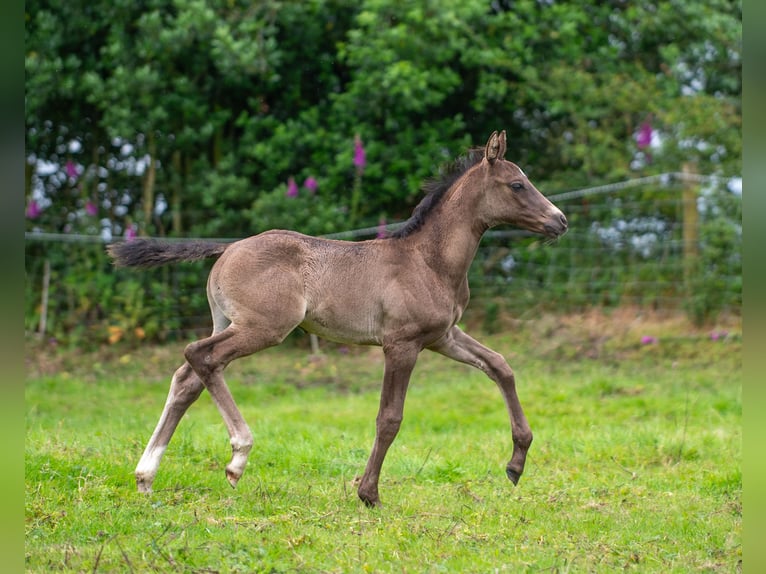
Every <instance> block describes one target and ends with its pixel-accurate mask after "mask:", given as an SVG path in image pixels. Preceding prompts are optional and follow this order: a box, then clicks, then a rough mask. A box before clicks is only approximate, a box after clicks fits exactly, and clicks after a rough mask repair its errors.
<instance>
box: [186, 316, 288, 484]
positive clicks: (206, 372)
mask: <svg viewBox="0 0 766 574" xmlns="http://www.w3.org/2000/svg"><path fill="white" fill-rule="evenodd" d="M291 330H292V327H290V328H289V329H284V330H281V331H279V332H278V333H274V334H272V335H270V334H269V333H268V332H265V331H256V330H254V329H244V328H241V327H239V326H238V325H236V324H232V325H230V326H229V327H227V328H226V329H224V330H223V331H221V332H220V333H217V334H214V335H211V336H210V337H208V338H206V339H202V340H201V341H197V342H195V343H191V344H190V345H188V346H187V347H186V350H185V351H184V355H185V356H186V360H187V361H188V362H189V364H190V365H191V366H192V368H193V369H194V371H195V372H196V373H197V375H198V376H199V378H200V379H201V380H202V383H203V384H204V385H205V388H207V390H208V392H209V393H210V396H211V397H212V398H213V402H215V405H216V407H218V411H219V412H220V413H221V416H222V417H223V420H224V422H225V423H226V428H227V429H228V431H229V438H230V440H231V450H232V457H231V461H230V462H229V464H228V465H227V466H226V478H227V479H228V481H229V484H231V486H232V488H233V487H235V486H236V485H237V482H238V481H239V479H240V477H241V476H242V473H243V472H244V470H245V465H246V464H247V456H248V454H249V453H250V449H251V448H252V447H253V434H252V432H250V428H249V427H248V426H247V423H246V422H245V419H244V418H243V417H242V413H240V411H239V409H238V408H237V405H236V403H235V402H234V397H232V395H231V392H230V391H229V387H228V386H227V385H226V382H225V381H224V378H223V370H224V369H225V368H226V366H227V365H228V364H229V363H230V362H231V361H233V360H234V359H237V358H239V357H245V356H247V355H251V354H253V353H255V352H257V351H260V350H262V349H265V348H266V347H270V346H272V345H276V344H278V343H280V342H282V340H283V339H284V337H285V336H286V335H287V334H288V333H289V332H290V331H291Z"/></svg>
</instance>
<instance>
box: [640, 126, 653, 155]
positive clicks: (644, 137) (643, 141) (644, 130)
mask: <svg viewBox="0 0 766 574" xmlns="http://www.w3.org/2000/svg"><path fill="white" fill-rule="evenodd" d="M636 143H637V144H638V147H639V148H641V149H643V148H645V147H649V144H651V143H652V124H650V123H649V122H648V121H646V122H644V123H642V124H641V127H640V128H639V130H638V136H637V137H636Z"/></svg>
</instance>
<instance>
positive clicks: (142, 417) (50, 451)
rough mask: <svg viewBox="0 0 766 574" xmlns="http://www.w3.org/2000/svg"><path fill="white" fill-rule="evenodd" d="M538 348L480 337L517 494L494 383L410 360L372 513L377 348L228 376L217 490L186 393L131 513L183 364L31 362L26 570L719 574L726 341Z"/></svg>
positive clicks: (735, 407) (734, 449) (736, 474)
mask: <svg viewBox="0 0 766 574" xmlns="http://www.w3.org/2000/svg"><path fill="white" fill-rule="evenodd" d="M557 327H558V328H557V329H556V330H554V331H552V332H545V330H544V328H543V327H540V329H538V330H536V331H530V330H529V329H527V330H523V329H522V330H521V332H518V333H517V334H515V335H505V336H493V337H486V338H484V339H485V340H486V342H488V343H489V344H490V345H491V346H493V348H496V349H497V350H499V351H501V352H503V353H504V354H505V355H506V356H507V357H508V358H509V361H510V363H511V365H512V366H513V367H514V369H515V371H516V374H517V379H518V386H519V393H520V397H521V400H522V404H523V405H524V407H525V409H526V412H527V416H528V418H529V420H530V423H531V425H532V429H533V431H534V433H535V440H534V443H533V445H532V448H531V450H530V452H529V457H528V461H527V467H526V471H525V474H524V476H523V477H522V479H521V481H520V483H519V485H518V486H517V487H513V485H512V484H511V483H510V482H509V481H508V480H507V479H506V477H505V473H504V467H505V463H506V462H507V460H508V458H509V457H510V452H511V437H510V430H509V424H508V419H507V416H506V414H505V407H504V404H503V402H502V399H501V397H500V393H499V392H498V391H497V389H496V388H495V387H494V384H493V383H491V382H490V381H489V380H488V379H486V378H485V377H484V375H483V374H481V373H479V372H478V371H474V370H472V369H470V368H468V367H465V366H462V365H458V364H456V363H452V362H450V361H448V360H446V359H444V358H442V357H439V356H435V355H431V354H424V355H423V356H422V357H421V361H420V362H419V363H418V367H417V368H416V370H415V373H414V375H413V381H412V385H411V390H410V392H409V395H408V400H407V405H406V409H405V420H404V423H403V425H402V430H401V432H400V434H399V436H398V437H397V440H396V442H395V443H394V445H393V447H392V448H391V451H390V452H389V455H388V457H387V459H386V462H385V464H384V467H383V475H382V478H381V483H380V492H381V498H382V500H383V503H384V507H383V508H382V509H373V510H370V509H367V508H366V507H365V506H364V505H363V504H362V503H361V502H360V501H359V500H358V499H357V497H356V490H355V487H354V484H353V483H354V478H355V477H356V476H358V475H360V474H361V472H362V470H363V468H364V464H365V462H366V459H367V456H368V454H369V449H370V447H371V445H372V439H373V433H374V419H375V414H376V410H377V401H378V394H377V387H378V385H377V381H378V380H379V378H380V374H381V369H382V355H381V353H380V351H379V350H377V349H371V350H368V349H359V350H356V349H353V350H351V352H349V353H341V352H340V350H339V349H338V348H337V347H332V346H329V345H328V346H326V347H325V349H326V352H325V356H324V359H323V360H321V361H311V360H309V357H308V354H307V352H306V351H305V350H303V349H302V348H298V347H297V346H295V345H293V346H292V347H283V348H279V349H274V350H270V351H267V352H264V353H262V354H260V355H257V356H255V357H253V358H249V359H245V360H242V361H239V362H237V363H234V364H232V365H231V367H230V370H229V371H228V377H227V380H228V382H229V385H230V387H231V389H232V392H233V394H234V396H235V398H236V399H237V401H238V403H239V405H240V408H241V410H242V412H243V414H244V416H245V418H246V420H248V422H249V423H250V426H251V428H252V430H253V433H254V435H255V447H254V449H253V451H252V453H251V455H250V461H249V464H248V467H247V470H246V472H245V474H244V476H243V477H242V479H241V481H240V483H239V485H238V487H237V489H236V490H233V489H231V488H230V487H229V485H228V483H227V482H226V479H225V477H224V466H225V465H226V463H227V462H228V459H229V456H230V450H229V446H228V436H227V435H226V431H225V427H224V425H223V423H222V421H221V419H220V416H219V415H218V412H217V411H216V409H215V407H214V406H213V404H212V402H211V401H210V398H209V397H208V396H207V395H206V394H203V396H202V397H201V399H200V400H199V401H198V402H197V403H196V404H195V405H194V406H193V407H192V408H191V410H190V411H189V413H188V414H187V416H186V417H185V419H184V420H183V421H182V422H181V425H180V426H179V429H178V431H177V433H176V435H175V436H174V438H173V440H172V441H171V444H170V447H169V448H168V451H167V453H166V455H165V459H164V460H163V464H162V466H161V467H160V471H159V474H158V476H157V479H156V481H155V484H154V488H155V491H154V493H153V494H151V495H148V496H147V495H142V494H139V493H138V492H136V490H135V484H134V479H133V469H134V467H135V464H136V463H137V461H138V458H139V457H140V455H141V452H142V450H143V447H144V445H145V442H146V441H147V440H148V438H149V435H150V434H151V431H152V430H153V428H154V425H155V423H156V422H157V418H158V417H159V414H160V411H161V409H162V405H163V403H164V400H165V396H166V393H167V387H168V382H169V377H170V375H171V374H172V371H173V370H174V368H175V366H176V364H175V363H176V362H177V357H180V356H181V354H180V351H181V348H182V347H181V346H173V347H164V348H142V349H134V350H126V349H122V350H120V351H117V350H115V349H109V350H106V351H102V352H100V353H93V354H85V353H72V352H69V353H63V352H58V353H51V352H46V353H44V354H39V351H38V350H37V349H33V350H30V351H29V357H30V358H29V359H28V360H29V363H30V368H29V376H28V380H27V386H26V408H27V414H26V421H27V434H26V461H25V465H26V567H27V571H28V572H56V571H67V572H115V571H117V572H146V571H158V572H524V571H529V572H537V571H550V572H614V571H616V570H632V571H636V572H662V573H667V572H735V571H738V570H739V569H740V568H741V553H742V551H741V537H742V506H741V491H742V476H741V439H742V435H741V409H742V405H741V374H740V355H741V341H740V339H739V337H729V338H727V339H726V340H725V341H711V340H709V339H706V338H704V337H697V336H691V337H686V336H685V335H684V334H683V333H678V332H669V333H667V334H666V335H665V336H662V334H661V336H660V343H659V344H657V345H647V346H642V345H640V344H639V343H637V337H636V336H635V335H636V334H635V333H634V332H628V331H626V332H621V333H618V334H615V335H614V337H607V339H604V338H603V337H602V338H599V336H597V335H598V334H599V333H600V334H601V335H603V334H604V333H606V334H607V335H608V334H609V333H608V331H609V329H607V328H605V327H604V326H603V325H602V326H601V328H599V329H594V330H593V333H596V335H593V336H589V337H590V338H589V337H585V336H582V335H583V332H582V329H585V327H572V326H571V325H566V324H559V325H557ZM657 328H658V329H661V328H662V327H657ZM671 331H672V329H671ZM593 337H595V338H593ZM578 345H579V347H578ZM573 349H578V350H576V351H573ZM33 351H34V352H35V353H37V354H35V355H34V356H33V354H32V353H33Z"/></svg>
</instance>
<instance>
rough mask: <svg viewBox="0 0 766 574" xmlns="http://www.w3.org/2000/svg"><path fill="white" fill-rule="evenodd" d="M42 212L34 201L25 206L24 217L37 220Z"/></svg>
mask: <svg viewBox="0 0 766 574" xmlns="http://www.w3.org/2000/svg"><path fill="white" fill-rule="evenodd" d="M42 212H43V210H42V209H40V204H38V203H37V201H35V200H34V199H33V200H32V201H30V202H29V204H28V205H27V211H26V215H27V217H28V218H29V219H36V218H38V217H39V216H40V214H41V213H42Z"/></svg>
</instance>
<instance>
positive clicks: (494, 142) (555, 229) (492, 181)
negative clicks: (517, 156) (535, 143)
mask: <svg viewBox="0 0 766 574" xmlns="http://www.w3.org/2000/svg"><path fill="white" fill-rule="evenodd" d="M504 156H505V131H502V132H500V133H499V134H498V133H497V132H493V133H492V135H491V136H490V137H489V140H488V141H487V146H486V148H485V150H484V159H483V160H482V161H481V162H480V163H479V164H478V165H477V166H476V168H475V170H474V172H473V173H472V174H471V176H472V177H481V178H483V180H484V182H483V184H481V185H483V186H484V198H485V200H484V205H483V210H484V213H483V219H484V220H485V221H486V222H487V224H488V225H489V226H490V227H492V226H495V225H500V224H502V223H510V224H511V225H514V226H516V227H519V228H521V229H526V230H527V231H533V232H535V233H542V234H543V235H545V236H547V237H550V238H553V239H555V238H557V237H560V236H561V235H563V234H564V233H566V231H567V218H566V217H565V216H564V214H563V213H561V210H559V208H558V207H556V206H555V205H553V204H552V203H551V202H550V201H548V199H547V198H546V197H545V196H544V195H543V194H542V193H540V192H539V191H538V190H537V188H536V187H535V186H534V185H532V182H530V181H529V178H527V176H526V174H525V173H524V172H523V171H522V170H521V168H519V166H517V165H516V164H515V163H511V162H510V161H506V160H505V157H504Z"/></svg>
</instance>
